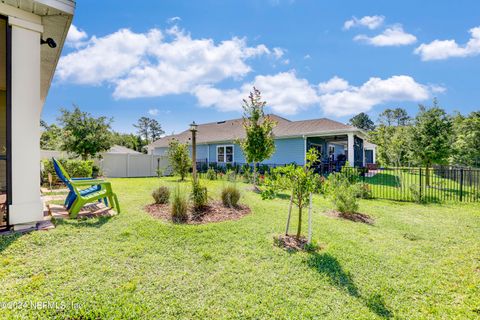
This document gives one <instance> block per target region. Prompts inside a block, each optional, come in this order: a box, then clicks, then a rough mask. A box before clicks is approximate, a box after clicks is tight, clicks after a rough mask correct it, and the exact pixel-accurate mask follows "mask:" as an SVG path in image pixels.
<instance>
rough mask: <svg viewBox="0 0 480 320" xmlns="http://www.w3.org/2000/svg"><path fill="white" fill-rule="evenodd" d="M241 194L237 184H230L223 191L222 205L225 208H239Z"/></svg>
mask: <svg viewBox="0 0 480 320" xmlns="http://www.w3.org/2000/svg"><path fill="white" fill-rule="evenodd" d="M240 197H241V194H240V190H238V188H237V186H236V185H235V184H233V183H232V184H229V185H227V186H225V187H223V189H222V203H223V205H224V206H225V207H237V206H238V201H239V200H240Z"/></svg>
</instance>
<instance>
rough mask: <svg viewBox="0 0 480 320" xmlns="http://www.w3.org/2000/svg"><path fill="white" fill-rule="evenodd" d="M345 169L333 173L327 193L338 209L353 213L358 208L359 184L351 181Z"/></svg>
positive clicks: (328, 183)
mask: <svg viewBox="0 0 480 320" xmlns="http://www.w3.org/2000/svg"><path fill="white" fill-rule="evenodd" d="M349 178H350V177H349V176H348V175H345V174H344V171H343V170H342V171H341V172H338V173H332V174H330V175H329V176H328V179H327V193H328V195H329V197H330V199H331V200H332V202H333V204H334V206H335V208H336V209H337V211H339V212H341V213H346V214H351V213H355V212H357V210H358V199H357V195H358V186H357V184H352V183H351V182H350V179H349Z"/></svg>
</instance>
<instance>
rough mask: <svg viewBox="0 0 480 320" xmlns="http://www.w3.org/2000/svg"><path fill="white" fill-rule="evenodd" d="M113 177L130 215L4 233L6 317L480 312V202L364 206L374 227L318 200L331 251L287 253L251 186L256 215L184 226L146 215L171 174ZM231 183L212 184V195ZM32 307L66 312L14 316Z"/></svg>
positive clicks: (277, 218) (282, 205) (270, 207)
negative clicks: (334, 212) (334, 214)
mask: <svg viewBox="0 0 480 320" xmlns="http://www.w3.org/2000/svg"><path fill="white" fill-rule="evenodd" d="M112 181H113V184H114V188H115V190H116V191H117V193H118V194H119V198H120V201H121V205H122V210H123V211H122V214H120V215H119V216H116V217H113V218H110V219H106V218H103V219H91V220H85V221H63V222H58V224H57V228H56V229H54V230H52V231H48V232H34V233H30V234H27V235H23V236H9V237H0V308H2V309H0V318H13V317H15V318H21V317H24V318H28V317H31V318H45V317H47V316H57V317H58V318H70V319H97V318H98V319H114V318H130V319H132V318H144V319H147V318H161V319H168V318H172V319H173V318H198V319H201V318H242V319H244V318H269V319H270V318H289V319H299V318H319V319H325V318H327V319H347V318H348V319H374V318H389V317H391V318H401V319H422V318H423V319H427V318H428V319H430V318H441V319H451V318H457V319H475V318H476V319H478V318H479V317H480V254H479V253H480V205H479V204H469V205H467V204H456V205H453V204H451V205H438V204H436V205H425V206H422V205H417V204H413V203H395V202H390V201H382V200H365V201H362V202H361V205H360V211H361V212H362V213H367V214H369V215H371V216H372V217H374V218H375V220H376V222H375V225H374V226H369V225H365V224H361V223H354V222H351V221H345V220H339V219H335V218H331V217H329V216H326V215H325V214H324V212H325V211H327V210H329V209H330V208H331V206H330V203H329V202H328V201H327V200H325V199H323V198H321V197H315V203H314V216H313V225H314V227H313V230H314V239H315V241H316V242H317V243H319V244H321V245H322V246H323V249H322V250H320V251H319V252H317V253H288V252H286V251H284V250H282V249H279V248H276V247H274V246H273V245H272V243H273V241H272V238H273V236H274V235H275V234H278V233H280V232H281V231H282V230H283V229H284V224H285V220H286V209H287V206H288V202H287V200H280V199H275V200H269V201H262V200H261V198H260V196H259V195H257V194H254V193H252V192H248V191H244V192H243V194H244V198H243V203H247V204H248V205H250V206H251V208H252V211H253V213H252V214H251V215H249V216H247V217H244V218H243V219H241V220H238V221H232V222H222V223H217V224H210V225H197V226H185V225H173V224H170V223H166V222H163V221H160V220H156V219H154V218H151V217H150V216H149V215H148V214H146V213H145V212H144V211H143V210H142V208H143V206H144V205H146V204H147V203H149V202H151V198H150V193H151V191H152V189H153V188H155V187H156V186H158V185H159V184H160V182H159V179H155V178H149V179H112ZM161 183H163V184H168V185H173V184H174V183H175V182H174V180H173V179H172V178H168V179H162V182H161ZM223 183H224V182H220V181H218V182H209V183H208V186H209V190H210V195H211V196H212V197H218V193H219V189H220V187H221V186H222V184H223ZM188 185H189V184H188V183H185V186H188ZM239 185H240V186H241V188H242V189H244V188H246V185H245V184H243V183H240V184H239ZM305 220H306V219H305ZM304 230H306V225H305V228H304ZM30 301H32V302H54V301H55V302H58V303H60V302H64V303H66V304H67V305H66V307H65V308H64V309H61V308H58V309H53V308H45V309H43V310H35V309H34V308H32V307H31V306H27V307H24V308H22V309H15V310H12V309H8V308H6V307H2V303H6V302H17V303H18V302H28V303H29V302H30ZM71 303H74V304H77V306H79V308H74V307H72V305H71Z"/></svg>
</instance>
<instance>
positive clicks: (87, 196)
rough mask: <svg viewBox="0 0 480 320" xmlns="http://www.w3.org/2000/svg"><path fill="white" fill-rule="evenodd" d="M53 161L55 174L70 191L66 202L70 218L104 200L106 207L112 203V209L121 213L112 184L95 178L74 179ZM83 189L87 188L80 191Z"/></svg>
mask: <svg viewBox="0 0 480 320" xmlns="http://www.w3.org/2000/svg"><path fill="white" fill-rule="evenodd" d="M52 161H53V164H54V168H55V172H56V173H57V175H58V177H59V178H60V179H61V180H62V181H63V182H64V183H65V185H66V186H67V187H68V189H69V191H70V192H69V194H68V195H67V199H66V200H65V206H66V207H67V208H68V210H69V213H70V217H72V218H75V217H76V216H77V214H78V213H79V212H80V210H81V208H82V207H83V206H84V205H85V204H87V203H91V202H94V201H99V202H100V201H102V199H103V201H105V205H106V206H108V204H109V202H110V207H112V208H113V207H115V209H116V211H117V213H120V205H119V203H118V198H117V195H116V194H115V193H114V192H113V191H112V186H111V184H110V182H108V181H104V180H100V179H93V178H77V179H72V178H70V176H69V175H68V173H67V171H65V169H64V168H63V166H62V164H61V163H60V162H58V161H57V160H56V159H55V158H52ZM82 187H83V188H85V187H87V188H85V189H80V188H82ZM107 199H108V201H107Z"/></svg>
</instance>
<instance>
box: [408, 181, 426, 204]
mask: <svg viewBox="0 0 480 320" xmlns="http://www.w3.org/2000/svg"><path fill="white" fill-rule="evenodd" d="M408 189H409V190H410V194H411V195H412V198H413V201H415V202H416V203H424V202H425V198H424V197H423V195H422V193H421V192H420V186H419V185H416V184H411V185H410V186H409V187H408Z"/></svg>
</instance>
